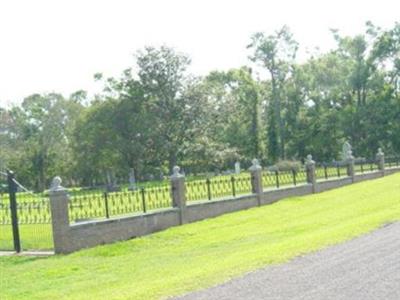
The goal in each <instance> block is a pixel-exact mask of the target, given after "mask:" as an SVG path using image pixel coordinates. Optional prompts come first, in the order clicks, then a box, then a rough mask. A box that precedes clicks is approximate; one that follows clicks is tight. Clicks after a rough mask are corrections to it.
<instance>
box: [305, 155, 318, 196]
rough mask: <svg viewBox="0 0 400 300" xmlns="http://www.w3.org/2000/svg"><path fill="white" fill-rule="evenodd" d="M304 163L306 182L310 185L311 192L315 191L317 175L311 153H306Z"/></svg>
mask: <svg viewBox="0 0 400 300" xmlns="http://www.w3.org/2000/svg"><path fill="white" fill-rule="evenodd" d="M305 165H306V172H307V183H309V184H311V185H312V192H313V193H315V192H316V189H317V177H316V175H315V161H313V159H312V155H311V154H308V155H307V159H306V164H305Z"/></svg>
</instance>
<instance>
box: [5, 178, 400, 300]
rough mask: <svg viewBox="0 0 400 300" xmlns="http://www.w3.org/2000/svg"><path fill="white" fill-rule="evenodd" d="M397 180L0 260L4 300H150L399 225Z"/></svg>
mask: <svg viewBox="0 0 400 300" xmlns="http://www.w3.org/2000/svg"><path fill="white" fill-rule="evenodd" d="M399 196H400V174H396V175H392V176H388V177H385V178H382V179H378V180H374V181H367V182H362V183H359V184H355V185H351V186H347V187H344V188H341V189H336V190H333V191H330V192H325V193H321V194H315V195H310V196H305V197H295V198H289V199H287V200H284V201H280V202H278V203H276V204H274V205H270V206H264V207H261V208H253V209H250V210H246V211H241V212H237V213H232V214H227V215H224V216H221V217H219V218H215V219H210V220H206V221H202V222H197V223H193V224H188V225H185V226H181V227H175V228H171V229H169V230H166V231H163V232H160V233H157V234H153V235H150V236H147V237H143V238H138V239H135V240H131V241H127V242H122V243H116V244H113V245H107V246H101V247H96V248H93V249H89V250H84V251H80V252H77V253H74V254H72V255H68V256H55V257H51V258H41V259H38V258H18V257H14V258H9V257H7V258H4V257H3V258H0V292H1V294H2V295H1V296H2V299H52V298H58V299H88V298H90V299H104V298H107V299H155V298H162V297H164V296H168V295H175V294H180V293H184V292H186V291H189V290H193V289H198V288H201V287H206V286H210V285H212V284H216V283H219V282H222V281H224V280H227V279H228V278H230V277H231V276H236V275H239V274H241V273H243V272H246V271H249V270H252V269H255V268H258V267H261V266H264V265H267V264H272V263H281V262H284V261H287V260H288V259H290V258H292V257H294V256H296V255H299V254H303V253H307V252H310V251H314V250H317V249H320V248H322V247H325V246H327V245H331V244H334V243H338V242H341V241H344V240H346V239H349V238H352V237H355V236H357V235H359V234H361V233H365V232H368V231H369V230H372V229H374V228H376V227H378V226H380V225H381V224H383V223H386V222H391V221H394V220H399V219H400V203H399V198H400V197H399Z"/></svg>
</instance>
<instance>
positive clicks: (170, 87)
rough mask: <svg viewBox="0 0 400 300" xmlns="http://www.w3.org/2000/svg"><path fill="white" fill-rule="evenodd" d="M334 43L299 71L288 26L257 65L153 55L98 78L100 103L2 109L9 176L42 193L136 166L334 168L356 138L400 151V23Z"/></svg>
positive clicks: (367, 147)
mask: <svg viewBox="0 0 400 300" xmlns="http://www.w3.org/2000/svg"><path fill="white" fill-rule="evenodd" d="M332 34H333V37H334V39H335V41H336V47H335V48H334V49H332V50H330V51H328V52H326V53H320V54H317V55H312V56H311V57H309V58H308V59H307V60H306V61H304V62H302V63H299V62H297V61H296V53H297V49H298V47H299V45H298V43H297V42H296V40H295V38H294V37H293V35H292V34H291V32H290V29H289V28H287V27H286V26H285V27H283V28H281V29H280V30H278V31H276V32H274V33H273V34H271V35H266V34H265V33H262V32H258V33H255V34H254V35H252V36H251V37H250V38H249V45H248V46H247V49H248V51H249V53H250V56H249V65H247V66H243V67H241V68H237V69H231V70H226V71H221V70H215V71H212V72H210V73H209V74H207V75H206V76H203V77H197V76H194V75H192V74H189V73H188V71H187V70H188V67H189V66H190V58H189V56H188V55H186V54H183V53H180V52H178V51H176V50H175V49H173V48H169V47H166V46H162V47H159V48H155V47H146V48H144V49H142V50H140V51H138V52H137V53H136V55H135V61H136V65H133V66H131V67H129V68H127V69H126V70H124V71H123V72H122V73H121V76H120V77H118V78H103V75H102V74H101V73H98V74H95V79H96V80H99V81H101V82H102V83H103V85H104V89H103V91H102V92H101V93H99V94H97V95H96V96H95V97H93V98H89V97H88V95H87V93H86V92H85V91H77V92H75V93H73V94H72V95H70V96H68V97H64V96H63V95H61V94H57V93H50V94H34V95H30V96H28V97H26V98H25V99H24V101H23V102H22V103H21V105H17V106H14V107H11V108H0V143H1V155H0V168H2V169H5V168H10V169H13V170H14V171H16V173H17V174H18V176H19V177H20V178H21V177H22V180H23V182H25V183H27V184H28V185H29V186H30V187H33V188H35V189H37V190H43V189H44V188H45V187H47V186H48V184H49V180H50V179H51V178H52V177H53V176H54V175H56V174H57V175H62V176H63V177H64V178H66V179H67V182H68V183H69V184H71V185H78V184H79V185H91V184H96V183H102V182H104V181H105V177H106V174H107V173H108V172H111V173H113V174H115V176H116V177H120V178H127V174H128V173H129V169H131V168H133V169H134V170H135V172H136V174H137V177H138V179H140V180H144V179H148V178H153V177H159V176H160V177H161V176H162V174H169V173H170V171H171V169H172V167H173V166H174V165H176V164H179V165H181V166H182V167H183V169H184V170H185V171H186V172H191V173H195V174H196V173H199V172H206V171H214V170H223V169H228V168H230V169H232V168H233V164H234V162H235V161H242V162H243V163H244V164H245V165H246V163H249V161H250V160H251V159H252V158H254V157H257V158H259V159H261V160H262V161H263V163H264V164H272V163H274V162H276V161H278V160H281V159H289V160H301V159H303V158H304V157H305V156H306V155H307V154H309V153H311V154H313V156H314V157H315V159H316V160H317V161H331V160H334V159H339V152H340V149H341V145H342V144H343V142H344V141H345V140H348V141H349V142H350V143H351V144H352V145H353V149H354V153H355V155H356V156H360V157H372V156H373V155H374V154H375V152H376V150H377V148H378V147H382V148H383V149H385V152H386V153H389V154H390V153H399V152H400V94H399V91H400V24H395V25H394V26H393V28H391V29H389V30H382V29H381V28H379V27H376V26H374V25H373V24H371V23H370V22H367V24H366V27H365V32H364V33H363V34H359V35H355V36H343V35H341V34H340V33H339V32H338V31H335V30H332ZM244 46H245V45H244ZM255 70H256V71H257V72H256V71H255ZM259 74H260V75H261V76H259ZM259 77H261V78H263V79H260V78H259Z"/></svg>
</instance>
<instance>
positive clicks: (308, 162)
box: [306, 154, 315, 165]
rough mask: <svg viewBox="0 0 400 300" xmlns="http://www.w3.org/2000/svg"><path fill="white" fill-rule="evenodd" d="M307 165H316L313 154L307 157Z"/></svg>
mask: <svg viewBox="0 0 400 300" xmlns="http://www.w3.org/2000/svg"><path fill="white" fill-rule="evenodd" d="M306 165H315V161H314V160H313V159H312V155H311V154H308V155H307V157H306Z"/></svg>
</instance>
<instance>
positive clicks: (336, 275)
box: [176, 223, 400, 300]
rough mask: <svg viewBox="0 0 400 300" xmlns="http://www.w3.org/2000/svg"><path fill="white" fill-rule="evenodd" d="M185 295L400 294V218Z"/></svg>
mask: <svg viewBox="0 0 400 300" xmlns="http://www.w3.org/2000/svg"><path fill="white" fill-rule="evenodd" d="M176 299H180V300H194V299H196V300H200V299H204V300H212V299H218V300H225V299H226V300H228V299H229V300H233V299H273V300H280V299H285V300H286V299H307V300H312V299H321V300H329V299H335V300H339V299H352V300H353V299H355V300H357V299H360V300H369V299H385V300H399V299H400V223H394V224H389V225H386V226H384V227H382V228H380V229H378V230H376V231H374V232H372V233H369V234H367V235H364V236H361V237H358V238H356V239H353V240H351V241H348V242H346V243H343V244H340V245H336V246H332V247H329V248H326V249H324V250H321V251H319V252H315V253H312V254H309V255H305V256H301V257H297V258H295V259H293V260H292V261H290V262H289V263H287V264H282V265H276V266H270V267H266V268H264V269H260V270H257V271H254V272H252V273H248V274H246V275H244V276H243V277H239V278H236V279H233V280H231V281H228V282H226V283H224V284H222V285H219V286H215V287H212V288H210V289H206V290H203V291H198V292H194V293H191V294H188V295H185V296H183V297H180V298H176Z"/></svg>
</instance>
